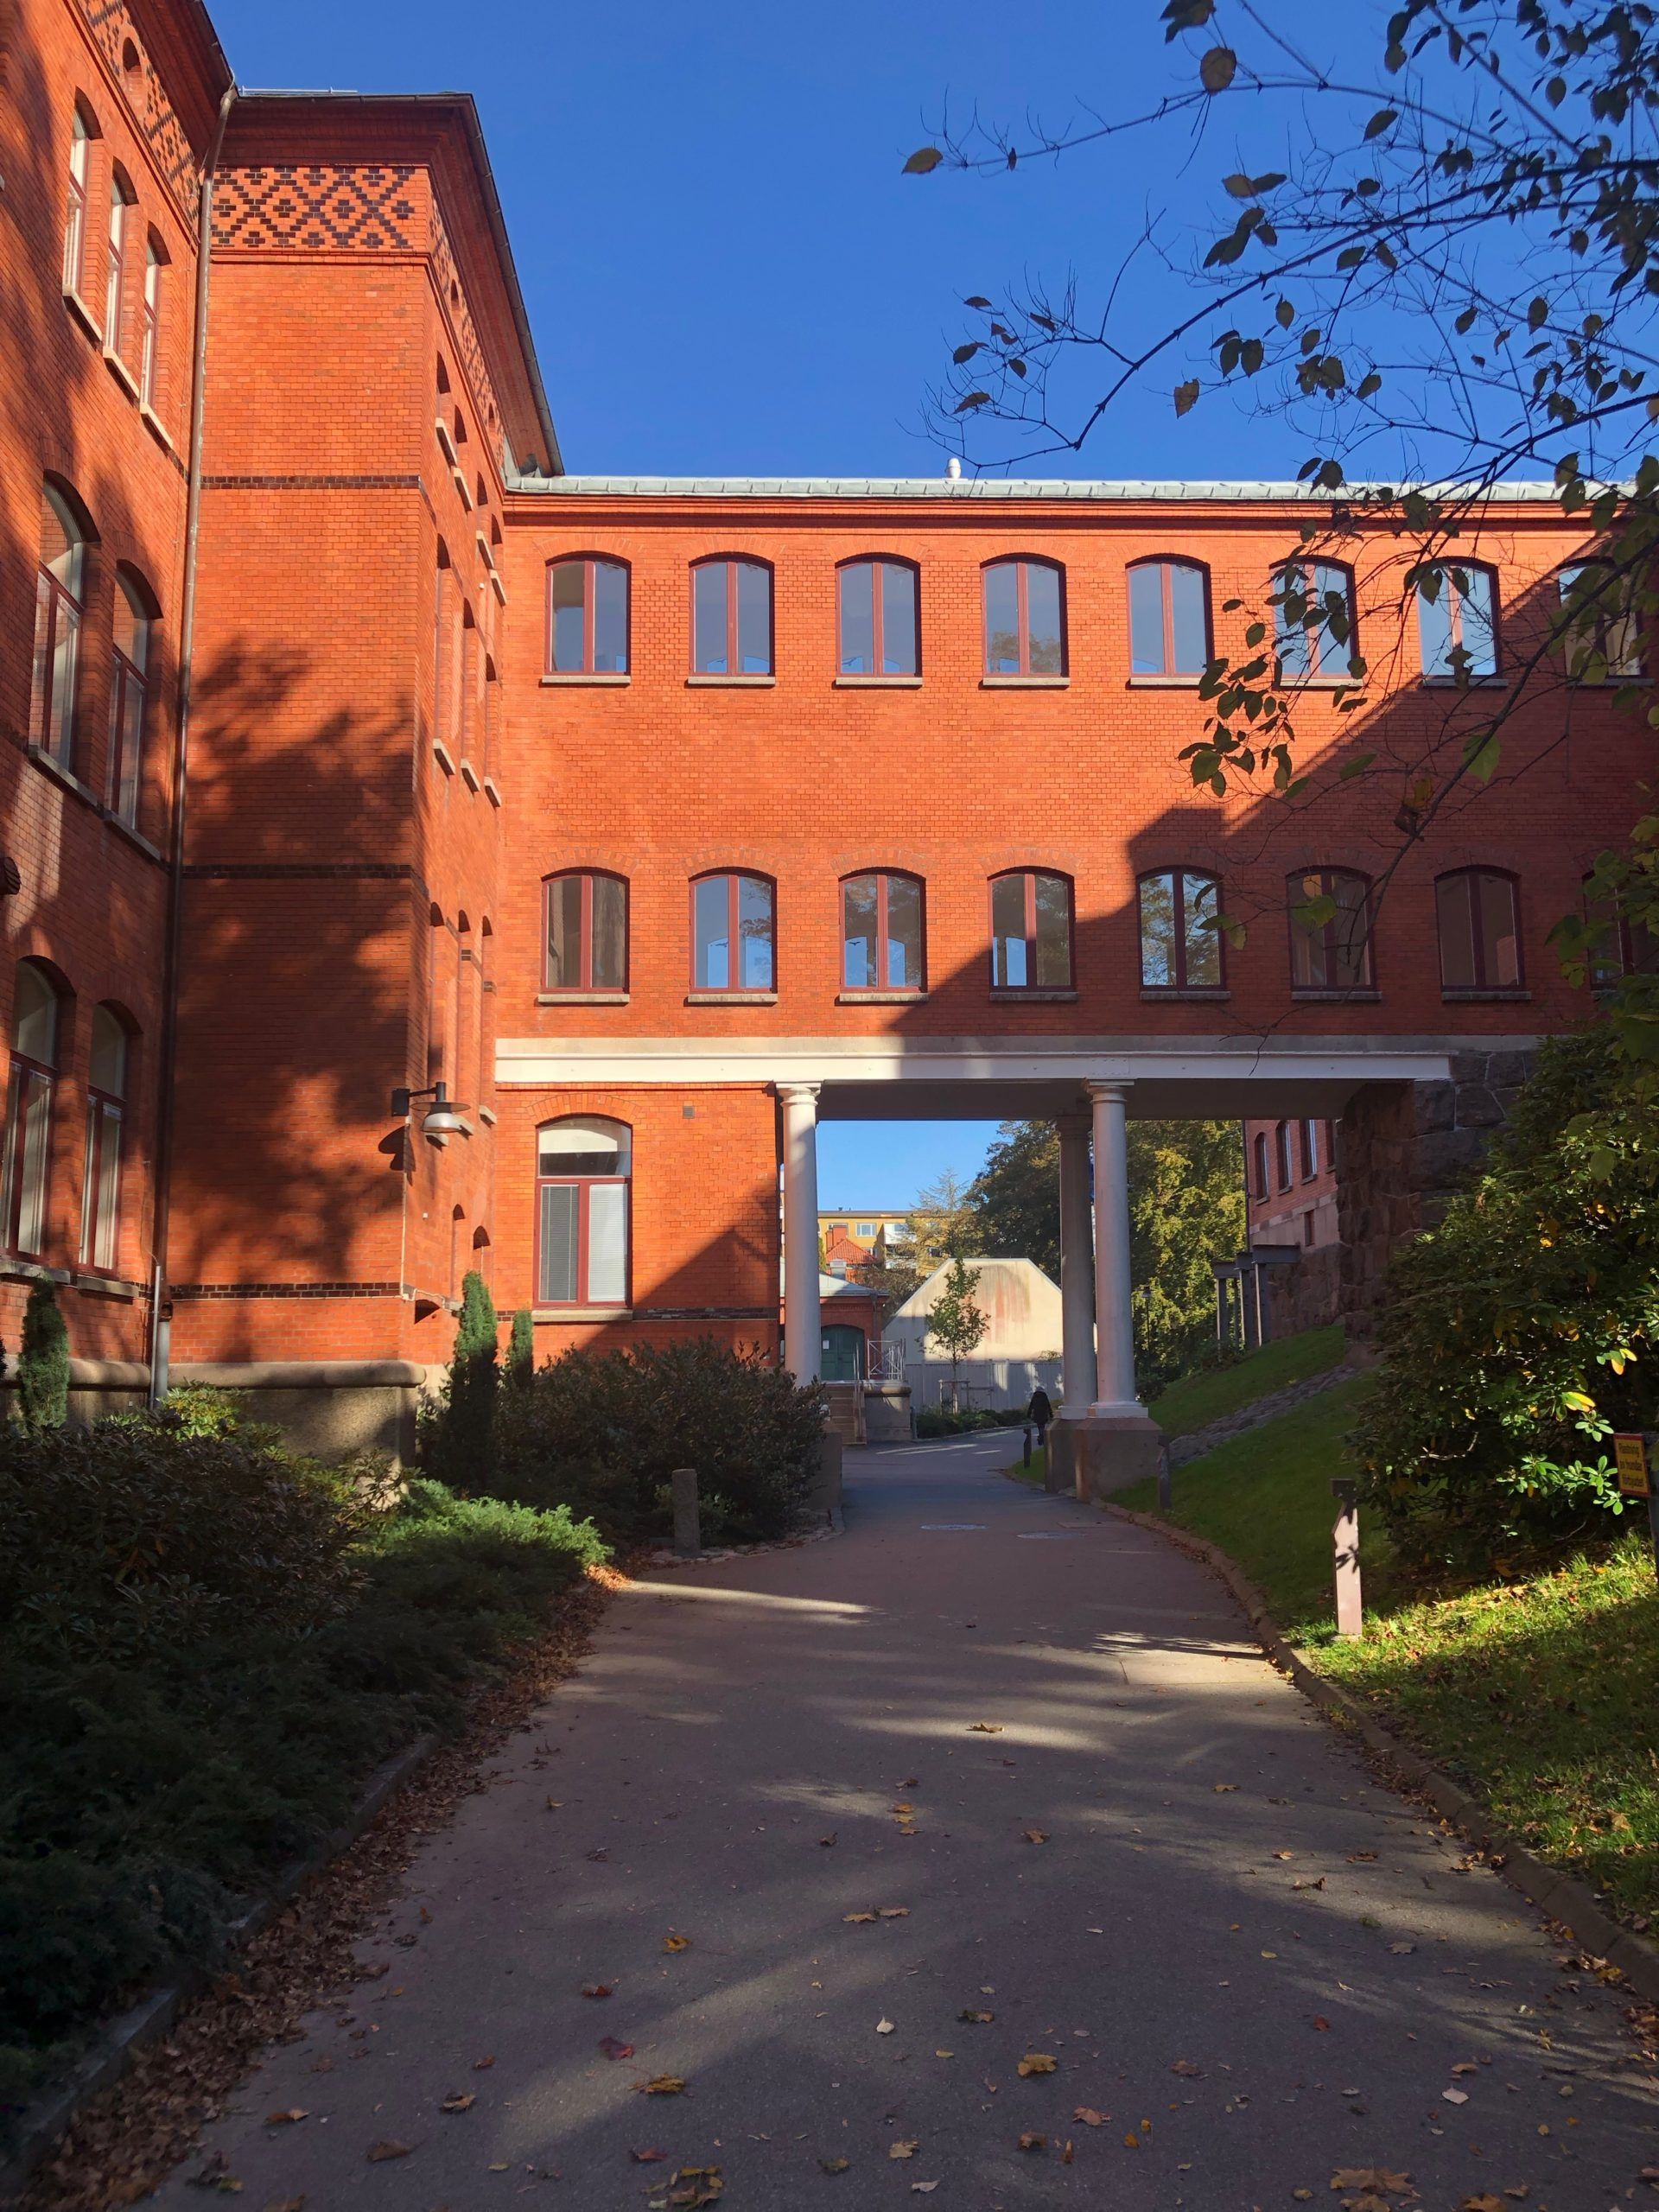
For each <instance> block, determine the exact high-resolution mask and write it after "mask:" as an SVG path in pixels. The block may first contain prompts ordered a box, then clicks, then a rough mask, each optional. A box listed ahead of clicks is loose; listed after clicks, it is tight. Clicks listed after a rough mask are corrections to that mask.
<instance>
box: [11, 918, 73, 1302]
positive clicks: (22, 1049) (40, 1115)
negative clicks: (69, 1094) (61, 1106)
mask: <svg viewBox="0 0 1659 2212" xmlns="http://www.w3.org/2000/svg"><path fill="white" fill-rule="evenodd" d="M61 1014H62V1001H61V998H60V994H59V992H58V988H57V986H56V985H55V984H54V982H53V981H52V978H51V976H49V975H48V973H47V971H46V969H44V968H42V967H41V965H40V963H38V962H37V961H34V960H20V961H19V962H18V963H17V985H16V996H15V998H14V1000H13V1002H12V1011H11V1080H10V1086H9V1089H8V1092H7V1097H6V1139H5V1144H6V1172H5V1185H4V1191H3V1194H0V1233H3V1236H4V1238H5V1245H6V1249H7V1250H8V1251H10V1252H15V1253H17V1254H18V1255H21V1256H22V1257H23V1258H25V1259H38V1258H39V1256H40V1255H41V1252H42V1251H43V1250H44V1249H45V1247H46V1236H47V1207H48V1199H49V1197H50V1190H51V1179H52V1177H51V1155H52V1108H53V1102H54V1096H55V1094H56V1091H57V1087H58V1032H59V1029H60V1026H61Z"/></svg>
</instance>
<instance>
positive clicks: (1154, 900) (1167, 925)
mask: <svg viewBox="0 0 1659 2212" xmlns="http://www.w3.org/2000/svg"><path fill="white" fill-rule="evenodd" d="M1175 980H1176V966H1175V879H1174V877H1173V875H1143V876H1142V877H1141V985H1142V987H1143V988H1145V989H1147V990H1149V991H1158V990H1163V989H1166V988H1167V987H1168V986H1169V985H1171V984H1173V982H1175Z"/></svg>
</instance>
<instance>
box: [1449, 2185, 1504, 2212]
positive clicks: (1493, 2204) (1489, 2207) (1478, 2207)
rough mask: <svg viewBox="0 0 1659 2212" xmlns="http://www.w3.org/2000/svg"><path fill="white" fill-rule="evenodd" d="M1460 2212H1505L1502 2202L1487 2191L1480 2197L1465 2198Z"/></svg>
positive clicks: (1460, 2205) (1460, 2206) (1459, 2209)
mask: <svg viewBox="0 0 1659 2212" xmlns="http://www.w3.org/2000/svg"><path fill="white" fill-rule="evenodd" d="M1458 2212H1503V2204H1502V2202H1500V2200H1499V2199H1498V2198H1497V2197H1496V2196H1493V2195H1492V2193H1491V2190H1484V2191H1483V2193H1482V2194H1481V2195H1480V2196H1465V2198H1464V2200H1463V2202H1462V2203H1461V2204H1459V2207H1458Z"/></svg>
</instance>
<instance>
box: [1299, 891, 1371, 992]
mask: <svg viewBox="0 0 1659 2212" xmlns="http://www.w3.org/2000/svg"><path fill="white" fill-rule="evenodd" d="M1285 895H1286V900H1287V905H1288V907H1289V910H1290V982H1291V988H1292V989H1293V990H1298V991H1343V990H1355V989H1359V990H1364V989H1369V988H1370V982H1371V887H1370V883H1369V882H1368V881H1367V880H1366V879H1365V878H1364V877H1363V875H1360V874H1356V872H1355V871H1354V870H1353V869H1352V868H1300V869H1298V871H1297V872H1296V874H1294V875H1292V876H1287V878H1286V880H1285Z"/></svg>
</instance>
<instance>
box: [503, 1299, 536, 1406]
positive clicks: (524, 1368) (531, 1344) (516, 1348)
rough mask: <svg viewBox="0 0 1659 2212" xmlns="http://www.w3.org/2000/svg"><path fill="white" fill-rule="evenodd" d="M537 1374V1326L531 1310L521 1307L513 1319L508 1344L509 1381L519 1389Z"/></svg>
mask: <svg viewBox="0 0 1659 2212" xmlns="http://www.w3.org/2000/svg"><path fill="white" fill-rule="evenodd" d="M535 1372H536V1324H535V1322H534V1321H533V1320H532V1319H531V1313H530V1308H529V1307H528V1306H520V1307H519V1308H518V1312H517V1313H515V1314H514V1315H513V1317H512V1338H511V1339H510V1340H509V1342H508V1344H507V1380H508V1382H509V1383H512V1385H513V1387H514V1388H515V1389H517V1388H518V1386H519V1385H520V1384H522V1383H528V1382H529V1380H530V1378H531V1376H532V1375H534V1373H535Z"/></svg>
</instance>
